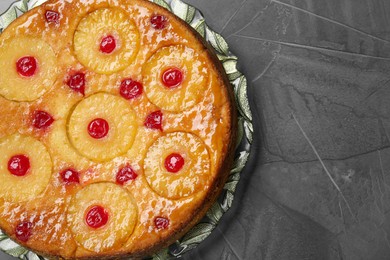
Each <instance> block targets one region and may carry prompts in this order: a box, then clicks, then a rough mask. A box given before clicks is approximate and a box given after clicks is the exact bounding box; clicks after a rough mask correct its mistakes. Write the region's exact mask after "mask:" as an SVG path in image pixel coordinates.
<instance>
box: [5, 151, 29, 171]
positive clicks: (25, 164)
mask: <svg viewBox="0 0 390 260" xmlns="http://www.w3.org/2000/svg"><path fill="white" fill-rule="evenodd" d="M29 170H30V159H29V158H28V157H27V156H26V155H24V154H18V155H14V156H12V157H11V158H10V159H9V160H8V171H9V172H10V173H11V174H12V175H15V176H18V177H22V176H25V175H26V174H27V173H28V171H29Z"/></svg>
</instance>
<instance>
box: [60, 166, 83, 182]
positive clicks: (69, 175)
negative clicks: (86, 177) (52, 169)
mask: <svg viewBox="0 0 390 260" xmlns="http://www.w3.org/2000/svg"><path fill="white" fill-rule="evenodd" d="M60 176H61V179H62V181H63V182H64V183H65V184H68V185H69V184H72V183H80V174H79V172H78V171H76V170H75V169H72V168H69V169H66V170H63V171H62V172H60Z"/></svg>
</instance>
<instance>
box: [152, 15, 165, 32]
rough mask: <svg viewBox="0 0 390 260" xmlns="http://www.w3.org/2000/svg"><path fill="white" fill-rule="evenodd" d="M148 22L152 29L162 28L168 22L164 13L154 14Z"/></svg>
mask: <svg viewBox="0 0 390 260" xmlns="http://www.w3.org/2000/svg"><path fill="white" fill-rule="evenodd" d="M150 23H151V25H152V27H153V28H154V29H157V30H162V29H164V28H165V27H166V26H167V24H168V18H167V17H165V16H164V15H160V14H156V15H154V16H152V17H151V18H150Z"/></svg>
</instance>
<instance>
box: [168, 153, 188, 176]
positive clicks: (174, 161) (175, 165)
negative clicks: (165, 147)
mask: <svg viewBox="0 0 390 260" xmlns="http://www.w3.org/2000/svg"><path fill="white" fill-rule="evenodd" d="M164 165H165V169H167V171H168V172H171V173H177V172H178V171H180V170H181V169H182V168H183V166H184V158H183V156H181V155H180V154H178V153H171V154H170V155H168V156H167V158H165V164H164Z"/></svg>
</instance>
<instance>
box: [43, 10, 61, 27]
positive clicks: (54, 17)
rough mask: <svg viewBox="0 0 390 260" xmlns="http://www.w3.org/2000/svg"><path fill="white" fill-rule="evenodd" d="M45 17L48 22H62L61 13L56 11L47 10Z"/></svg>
mask: <svg viewBox="0 0 390 260" xmlns="http://www.w3.org/2000/svg"><path fill="white" fill-rule="evenodd" d="M45 18H46V21H47V22H48V23H57V24H58V23H59V22H60V14H59V13H57V12H56V11H51V10H47V11H46V12H45Z"/></svg>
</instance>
